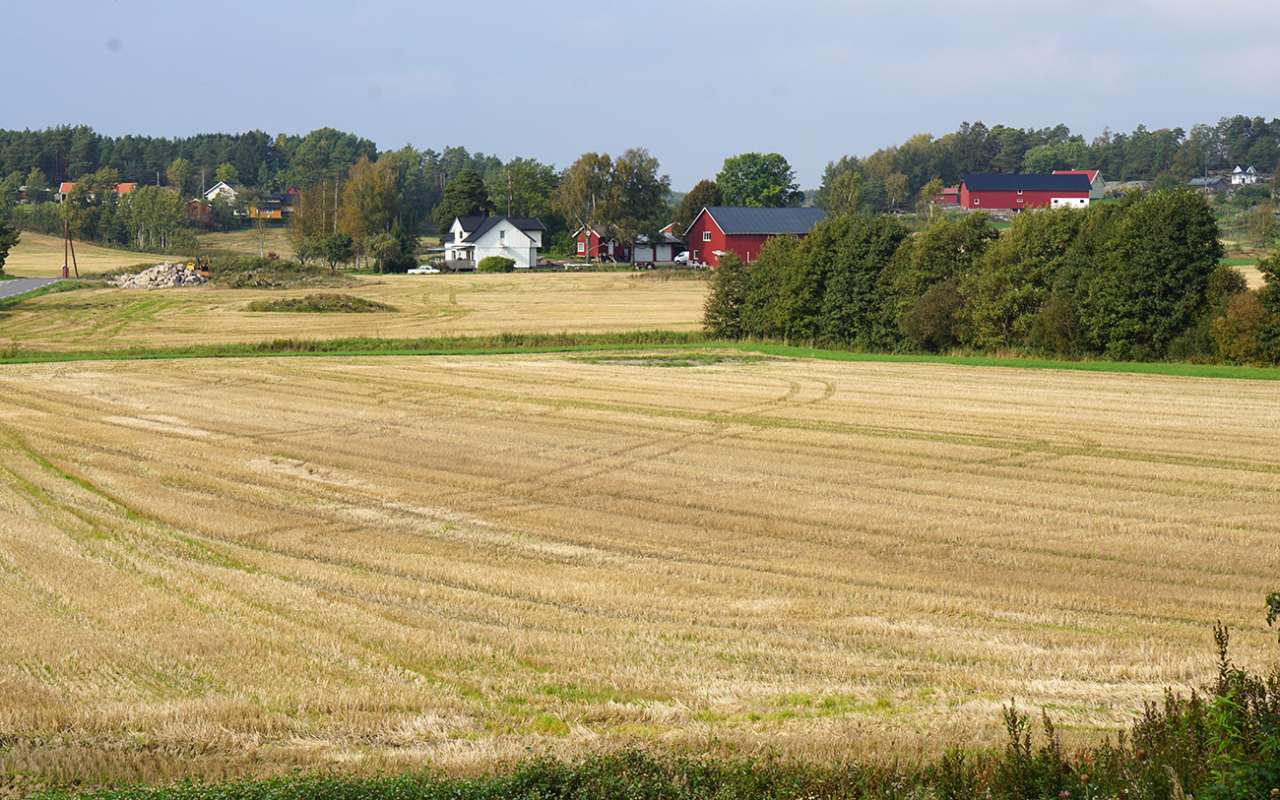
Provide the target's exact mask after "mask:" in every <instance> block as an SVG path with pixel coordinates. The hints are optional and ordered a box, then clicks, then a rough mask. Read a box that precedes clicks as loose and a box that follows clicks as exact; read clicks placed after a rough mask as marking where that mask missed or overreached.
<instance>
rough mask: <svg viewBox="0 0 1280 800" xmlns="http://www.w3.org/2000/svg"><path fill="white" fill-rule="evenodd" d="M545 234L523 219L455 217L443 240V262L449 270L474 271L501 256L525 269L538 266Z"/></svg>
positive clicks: (539, 224) (536, 222) (535, 223)
mask: <svg viewBox="0 0 1280 800" xmlns="http://www.w3.org/2000/svg"><path fill="white" fill-rule="evenodd" d="M546 230H547V226H545V225H543V224H542V222H541V221H540V220H536V219H529V218H526V217H478V216H477V217H455V218H454V220H453V225H451V226H450V227H449V232H448V233H447V234H445V237H444V260H445V263H447V264H448V265H449V266H450V267H452V268H453V269H475V268H476V265H477V264H479V263H480V262H481V261H483V260H485V259H486V258H488V257H489V256H502V257H503V258H509V259H511V260H512V261H515V262H516V269H528V268H529V267H533V266H536V265H537V263H538V251H539V250H541V249H542V234H543V233H544V232H545V231H546ZM468 264H469V266H468Z"/></svg>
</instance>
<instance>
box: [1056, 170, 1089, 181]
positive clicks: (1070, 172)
mask: <svg viewBox="0 0 1280 800" xmlns="http://www.w3.org/2000/svg"><path fill="white" fill-rule="evenodd" d="M1053 174H1054V175H1085V176H1087V177H1088V178H1089V183H1093V182H1094V181H1096V180H1097V179H1098V170H1096V169H1055V170H1054V171H1053Z"/></svg>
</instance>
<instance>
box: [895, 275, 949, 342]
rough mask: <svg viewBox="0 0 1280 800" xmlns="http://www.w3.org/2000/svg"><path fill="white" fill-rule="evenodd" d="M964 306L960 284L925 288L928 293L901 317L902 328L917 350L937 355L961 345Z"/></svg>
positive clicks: (935, 285) (925, 292) (899, 319)
mask: <svg viewBox="0 0 1280 800" xmlns="http://www.w3.org/2000/svg"><path fill="white" fill-rule="evenodd" d="M963 306H964V300H963V299H962V298H961V296H960V281H959V280H958V279H956V278H949V279H947V280H944V281H939V282H938V283H935V284H933V285H932V286H930V287H929V288H928V289H925V291H924V294H922V295H920V298H919V299H918V300H916V302H914V303H912V304H911V307H910V308H908V309H907V310H906V311H904V312H903V313H902V314H901V315H900V316H899V317H898V327H899V328H900V329H901V331H902V335H903V336H904V337H906V341H907V343H908V344H909V345H910V346H911V347H913V348H914V349H916V350H925V351H928V352H931V353H937V352H940V351H943V350H949V349H950V348H952V347H954V346H955V345H956V344H957V343H958V342H959V339H958V336H957V330H958V328H959V315H960V311H961V309H962V308H963Z"/></svg>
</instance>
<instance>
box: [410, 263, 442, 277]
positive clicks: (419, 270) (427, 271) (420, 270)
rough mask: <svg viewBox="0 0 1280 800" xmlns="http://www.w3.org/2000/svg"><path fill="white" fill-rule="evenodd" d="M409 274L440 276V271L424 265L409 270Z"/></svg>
mask: <svg viewBox="0 0 1280 800" xmlns="http://www.w3.org/2000/svg"><path fill="white" fill-rule="evenodd" d="M408 274H409V275H439V274H440V270H438V269H436V268H435V267H433V266H431V265H430V264H423V265H422V266H420V267H414V268H413V269H411V270H409V272H408Z"/></svg>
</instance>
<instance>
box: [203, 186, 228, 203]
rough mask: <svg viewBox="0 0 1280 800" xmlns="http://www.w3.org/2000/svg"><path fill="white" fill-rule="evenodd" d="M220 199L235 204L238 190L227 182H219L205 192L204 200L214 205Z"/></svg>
mask: <svg viewBox="0 0 1280 800" xmlns="http://www.w3.org/2000/svg"><path fill="white" fill-rule="evenodd" d="M218 198H222V199H223V200H226V201H227V202H228V203H234V202H235V201H236V190H235V189H234V188H232V186H231V184H229V183H227V182H226V181H218V182H217V183H215V184H214V185H212V186H210V187H209V188H208V190H206V191H205V193H204V199H205V200H207V201H208V202H210V203H212V202H213V201H214V200H217V199H218Z"/></svg>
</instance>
